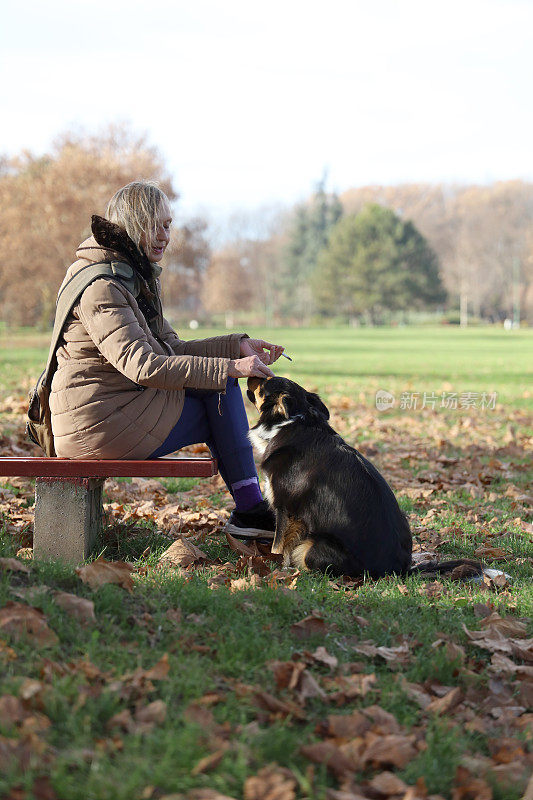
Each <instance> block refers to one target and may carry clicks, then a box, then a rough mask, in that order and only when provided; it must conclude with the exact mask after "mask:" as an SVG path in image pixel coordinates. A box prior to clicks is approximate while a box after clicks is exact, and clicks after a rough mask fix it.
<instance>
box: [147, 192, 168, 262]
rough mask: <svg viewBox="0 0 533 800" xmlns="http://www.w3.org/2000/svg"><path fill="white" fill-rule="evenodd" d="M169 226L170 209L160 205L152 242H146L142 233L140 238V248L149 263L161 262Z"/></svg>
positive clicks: (166, 205)
mask: <svg viewBox="0 0 533 800" xmlns="http://www.w3.org/2000/svg"><path fill="white" fill-rule="evenodd" d="M171 224H172V217H171V216H170V208H169V207H168V203H162V204H161V205H160V206H159V213H158V215H157V227H156V229H155V233H154V238H153V240H152V241H151V242H150V241H149V240H147V237H146V234H144V233H143V235H142V236H141V246H142V248H143V250H144V252H145V253H146V255H147V256H148V260H149V261H152V262H155V261H161V259H162V258H163V255H164V253H165V250H166V247H167V244H168V243H169V241H170V226H171Z"/></svg>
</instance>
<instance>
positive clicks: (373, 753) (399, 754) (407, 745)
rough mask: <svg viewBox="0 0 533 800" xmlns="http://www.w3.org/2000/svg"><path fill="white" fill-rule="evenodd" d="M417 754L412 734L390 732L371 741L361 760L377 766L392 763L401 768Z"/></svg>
mask: <svg viewBox="0 0 533 800" xmlns="http://www.w3.org/2000/svg"><path fill="white" fill-rule="evenodd" d="M417 755H418V750H417V749H416V747H415V746H414V736H403V735H401V734H391V735H389V736H380V737H378V738H376V739H374V741H373V742H371V743H370V744H369V745H368V747H367V748H366V750H365V751H364V753H363V756H362V758H363V761H364V762H365V763H368V764H374V765H377V766H382V765H383V766H385V765H389V764H390V765H392V766H395V767H399V768H400V769H402V768H403V767H405V765H406V764H408V763H409V762H410V761H412V760H413V758H416V756H417Z"/></svg>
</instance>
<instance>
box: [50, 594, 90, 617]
mask: <svg viewBox="0 0 533 800" xmlns="http://www.w3.org/2000/svg"><path fill="white" fill-rule="evenodd" d="M54 601H55V603H57V605H58V606H59V607H60V608H62V609H63V611H66V612H67V614H69V615H70V616H71V617H74V618H75V619H77V620H78V621H79V622H96V617H95V615H94V603H93V601H92V600H87V599H86V598H85V597H78V595H76V594H69V593H68V592H56V593H55V594H54Z"/></svg>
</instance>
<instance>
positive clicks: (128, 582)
mask: <svg viewBox="0 0 533 800" xmlns="http://www.w3.org/2000/svg"><path fill="white" fill-rule="evenodd" d="M134 570H135V567H134V566H133V564H129V563H128V562H126V561H106V560H105V559H104V558H101V557H100V558H97V559H96V561H93V562H92V563H91V564H87V565H86V566H85V567H77V568H76V573H77V575H78V576H79V578H80V579H81V580H82V581H83V583H87V584H88V585H89V586H90V587H91V589H98V588H99V587H100V586H104V585H105V584H106V583H116V584H118V585H119V586H122V587H123V588H124V589H126V590H127V591H128V592H130V593H131V592H132V591H133V580H132V577H131V573H132V572H133V571H134Z"/></svg>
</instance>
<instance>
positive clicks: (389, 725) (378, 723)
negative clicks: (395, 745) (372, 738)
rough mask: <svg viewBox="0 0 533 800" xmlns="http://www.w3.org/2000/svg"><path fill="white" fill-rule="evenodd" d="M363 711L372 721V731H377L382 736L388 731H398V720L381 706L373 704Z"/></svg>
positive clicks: (388, 732)
mask: <svg viewBox="0 0 533 800" xmlns="http://www.w3.org/2000/svg"><path fill="white" fill-rule="evenodd" d="M364 713H365V714H366V716H367V717H370V719H371V720H373V722H374V724H373V726H372V732H373V733H379V734H380V735H382V736H384V735H386V734H390V733H400V725H399V723H398V720H397V719H396V717H395V716H394V714H391V713H390V711H385V709H384V708H381V706H376V705H374V706H368V707H367V708H365V709H364Z"/></svg>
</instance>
